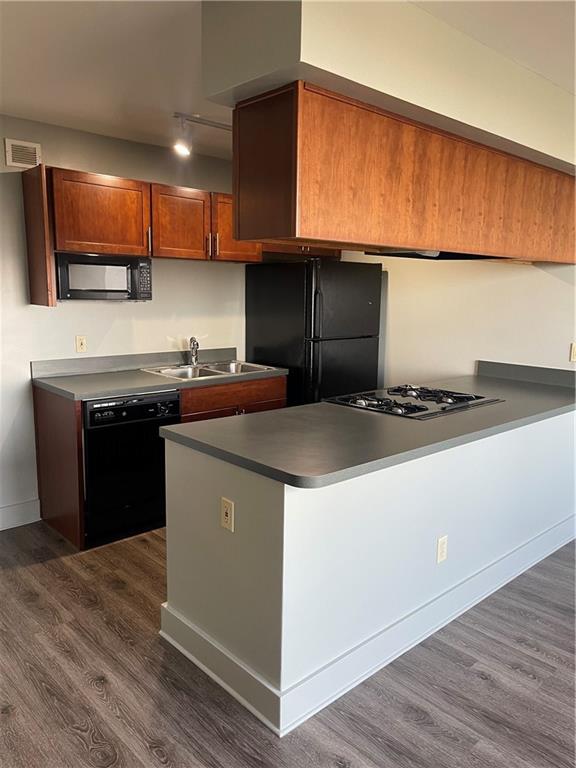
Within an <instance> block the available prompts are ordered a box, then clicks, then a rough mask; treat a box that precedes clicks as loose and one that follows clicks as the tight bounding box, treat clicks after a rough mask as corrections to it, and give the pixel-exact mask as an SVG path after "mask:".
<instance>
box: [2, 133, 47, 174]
mask: <svg viewBox="0 0 576 768" xmlns="http://www.w3.org/2000/svg"><path fill="white" fill-rule="evenodd" d="M4 143H5V145H6V165H10V166H13V167H15V168H34V166H35V165H40V163H41V162H42V147H41V146H40V144H34V142H32V141H20V139H4Z"/></svg>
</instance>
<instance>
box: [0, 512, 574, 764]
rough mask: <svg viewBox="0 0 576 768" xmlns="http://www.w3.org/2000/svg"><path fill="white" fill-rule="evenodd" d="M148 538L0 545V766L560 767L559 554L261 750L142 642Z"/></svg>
mask: <svg viewBox="0 0 576 768" xmlns="http://www.w3.org/2000/svg"><path fill="white" fill-rule="evenodd" d="M164 543H165V542H164V532H163V531H156V532H153V533H149V534H145V535H142V536H138V537H136V538H133V539H130V540H127V541H123V542H119V543H116V544H111V545H109V546H107V547H102V548H100V549H97V550H92V551H89V552H84V553H80V554H74V553H73V552H72V551H71V549H70V548H69V546H68V545H67V544H66V543H65V542H63V541H62V539H60V538H59V537H58V536H57V535H55V534H54V533H52V532H51V531H50V530H49V529H48V528H47V527H45V526H44V525H43V524H42V523H36V524H34V525H29V526H25V527H22V528H16V529H12V530H9V531H4V532H2V533H0V766H2V768H83V766H94V767H95V768H108V767H109V766H110V767H111V766H122V767H123V768H124V767H125V768H132V766H134V767H136V766H138V767H139V768H140V767H141V766H146V768H148V766H150V768H152V767H155V766H179V767H184V768H256V767H257V768H353V767H354V768H456V767H458V768H496V767H498V768H573V766H574V753H573V734H574V720H573V712H574V698H573V693H574V692H573V675H574V667H573V664H574V646H573V641H574V636H573V626H574V616H573V597H574V595H573V586H574V549H573V546H572V545H570V546H567V547H564V548H563V549H562V550H560V551H558V552H557V553H555V554H554V555H552V556H551V557H549V558H548V559H547V560H545V561H543V562H542V563H540V564H539V565H537V566H535V567H534V568H532V569H531V570H530V571H528V572H527V573H525V574H523V575H522V576H520V577H519V578H517V579H516V580H515V581H513V582H512V583H510V584H509V585H507V586H506V587H504V588H503V589H501V590H500V591H499V592H497V593H496V594H494V595H492V596H491V597H489V598H488V599H487V600H485V601H484V602H483V603H482V604H481V605H479V606H477V607H476V608H474V609H472V610H470V611H468V612H467V613H466V614H465V615H463V616H462V617H461V618H459V619H457V620H456V621H454V622H452V623H451V624H450V625H449V626H448V627H446V628H445V629H443V630H441V631H440V632H438V633H437V634H436V635H434V636H433V637H431V638H429V639H428V640H426V641H425V642H423V643H422V644H421V645H419V646H418V647H417V648H414V649H413V650H412V651H410V652H408V653H406V654H405V655H404V656H402V657H401V658H399V659H397V660H396V661H395V662H393V663H392V664H390V665H389V666H388V667H386V668H385V669H384V670H382V671H381V672H379V673H378V674H376V675H374V676H373V677H371V678H370V679H369V680H367V681H366V682H364V683H363V684H362V685H360V686H358V687H357V688H355V689H354V690H353V691H351V692H350V693H348V694H346V695H345V696H343V697H342V698H341V699H339V700H338V701H336V702H335V703H333V704H332V705H331V706H329V707H327V708H326V709H325V710H323V711H322V712H321V713H319V714H318V715H316V716H315V717H314V718H312V719H311V720H309V721H308V722H307V723H305V724H304V725H303V726H301V727H300V728H298V729H296V730H295V731H294V732H292V733H291V734H289V735H288V736H286V737H285V738H284V739H278V738H277V737H276V736H274V735H273V734H272V733H270V732H269V731H268V730H267V729H266V728H265V727H264V726H263V725H261V723H260V722H259V721H258V720H256V719H255V718H254V717H253V716H252V715H250V714H249V713H248V712H247V711H246V710H244V709H243V707H241V706H240V705H239V704H237V703H236V701H234V699H232V698H231V697H230V696H229V695H228V694H227V693H225V692H224V691H223V690H222V689H221V688H219V687H218V686H217V685H216V684H215V683H213V682H212V681H211V680H210V679H209V678H208V677H207V676H206V675H204V674H203V673H202V672H201V671H200V670H199V669H197V668H196V667H194V666H193V665H192V664H191V663H190V662H189V661H187V660H186V659H185V658H183V657H182V656H181V655H180V654H179V653H177V652H176V651H175V650H174V649H172V648H171V647H170V646H169V645H168V644H166V643H165V642H163V641H162V640H161V638H160V637H159V636H158V628H159V606H160V603H161V602H162V601H163V600H164V599H165V582H164Z"/></svg>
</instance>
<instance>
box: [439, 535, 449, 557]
mask: <svg viewBox="0 0 576 768" xmlns="http://www.w3.org/2000/svg"><path fill="white" fill-rule="evenodd" d="M447 557H448V536H441V537H440V538H439V539H438V541H437V542H436V562H437V563H443V562H444V560H446V558H447Z"/></svg>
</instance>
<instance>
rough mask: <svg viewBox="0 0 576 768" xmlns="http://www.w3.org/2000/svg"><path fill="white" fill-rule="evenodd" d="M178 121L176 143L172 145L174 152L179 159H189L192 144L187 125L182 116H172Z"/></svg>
mask: <svg viewBox="0 0 576 768" xmlns="http://www.w3.org/2000/svg"><path fill="white" fill-rule="evenodd" d="M174 117H177V118H178V119H179V120H180V130H179V132H178V135H177V138H176V142H175V143H174V152H176V154H177V155H178V156H179V157H190V153H191V152H192V144H191V142H190V138H189V131H188V125H187V124H186V120H185V119H184V118H183V117H182V115H174Z"/></svg>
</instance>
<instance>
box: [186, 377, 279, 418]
mask: <svg viewBox="0 0 576 768" xmlns="http://www.w3.org/2000/svg"><path fill="white" fill-rule="evenodd" d="M285 397H286V377H285V376H275V377H274V378H271V379H255V380H253V381H244V382H238V383H236V382H235V383H233V384H220V385H217V386H210V387H190V388H189V389H182V390H181V391H180V412H181V414H182V416H185V415H187V414H189V413H199V412H201V411H216V410H219V409H220V408H233V407H235V406H242V405H248V404H249V403H258V402H264V401H267V400H282V399H284V398H285Z"/></svg>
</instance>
